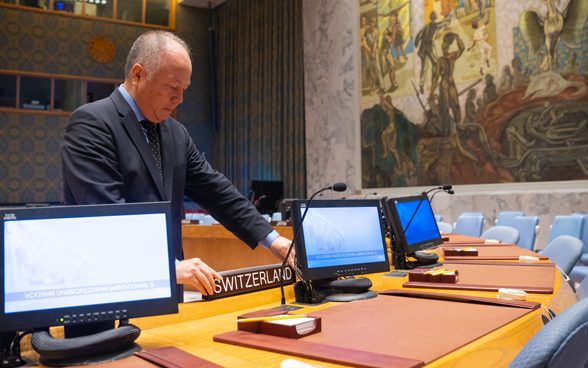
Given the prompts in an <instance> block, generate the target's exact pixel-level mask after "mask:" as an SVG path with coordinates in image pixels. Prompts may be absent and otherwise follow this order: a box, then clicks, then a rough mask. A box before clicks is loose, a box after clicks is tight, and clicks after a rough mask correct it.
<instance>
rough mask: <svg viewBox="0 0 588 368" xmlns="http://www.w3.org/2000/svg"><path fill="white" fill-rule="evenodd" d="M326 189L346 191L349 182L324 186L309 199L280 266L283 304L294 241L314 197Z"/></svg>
mask: <svg viewBox="0 0 588 368" xmlns="http://www.w3.org/2000/svg"><path fill="white" fill-rule="evenodd" d="M325 190H332V191H335V192H344V191H345V190H347V184H345V183H335V184H333V185H332V186H330V187H326V188H323V189H321V190H319V191H317V192H315V193H314V194H313V195H312V196H311V197H310V199H309V200H308V203H307V204H306V209H305V210H304V213H303V214H302V218H301V219H300V223H299V224H298V227H297V228H296V231H295V232H294V237H293V238H292V243H290V248H288V253H286V258H284V261H283V262H282V267H280V269H281V272H280V289H281V291H282V305H284V304H286V297H285V296H284V269H285V267H286V263H288V258H289V257H290V253H292V248H293V247H294V243H295V242H296V239H297V238H298V233H299V232H300V229H301V228H302V223H303V222H304V218H305V217H306V214H307V213H308V209H309V208H310V203H311V202H312V200H313V199H314V197H315V196H316V195H317V194H319V193H322V192H324V191H325ZM294 271H295V272H296V270H294Z"/></svg>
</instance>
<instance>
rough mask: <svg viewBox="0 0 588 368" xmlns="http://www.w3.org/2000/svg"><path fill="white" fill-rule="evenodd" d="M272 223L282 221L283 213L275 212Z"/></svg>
mask: <svg viewBox="0 0 588 368" xmlns="http://www.w3.org/2000/svg"><path fill="white" fill-rule="evenodd" d="M272 221H282V212H274V213H273V214H272Z"/></svg>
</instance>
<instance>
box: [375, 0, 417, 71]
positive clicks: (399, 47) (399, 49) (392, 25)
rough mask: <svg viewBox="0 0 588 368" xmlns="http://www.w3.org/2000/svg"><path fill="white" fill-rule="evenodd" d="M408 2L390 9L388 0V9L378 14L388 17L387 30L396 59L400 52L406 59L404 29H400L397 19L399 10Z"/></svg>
mask: <svg viewBox="0 0 588 368" xmlns="http://www.w3.org/2000/svg"><path fill="white" fill-rule="evenodd" d="M409 3H410V0H409V1H407V2H406V3H404V4H402V5H400V6H399V7H398V8H396V9H392V6H393V2H390V11H389V12H388V13H385V14H378V15H380V16H382V17H389V19H388V31H389V32H390V34H391V36H390V38H391V40H392V46H393V47H394V49H395V50H396V59H397V60H400V54H402V57H403V58H404V61H406V54H405V53H404V40H403V37H404V30H403V29H402V25H401V24H400V21H399V20H398V13H399V12H400V10H402V8H404V7H405V6H407V5H408V4H409Z"/></svg>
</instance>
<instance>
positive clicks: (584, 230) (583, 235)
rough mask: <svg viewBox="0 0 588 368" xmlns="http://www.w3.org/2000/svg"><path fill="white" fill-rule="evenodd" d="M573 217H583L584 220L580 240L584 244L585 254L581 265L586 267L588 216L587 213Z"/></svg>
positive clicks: (587, 263)
mask: <svg viewBox="0 0 588 368" xmlns="http://www.w3.org/2000/svg"><path fill="white" fill-rule="evenodd" d="M570 216H572V217H581V218H583V219H584V222H583V224H582V233H581V234H580V240H581V241H582V242H583V243H584V253H583V254H582V257H580V263H581V264H582V265H584V266H588V214H585V213H572V214H571V215H570Z"/></svg>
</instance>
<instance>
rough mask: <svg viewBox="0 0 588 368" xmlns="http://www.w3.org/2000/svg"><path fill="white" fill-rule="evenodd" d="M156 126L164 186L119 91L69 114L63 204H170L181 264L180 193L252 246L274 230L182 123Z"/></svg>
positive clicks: (170, 121)
mask: <svg viewBox="0 0 588 368" xmlns="http://www.w3.org/2000/svg"><path fill="white" fill-rule="evenodd" d="M159 124H160V150H161V160H162V164H163V165H162V166H163V181H162V179H161V176H160V174H159V170H158V169H157V166H156V163H155V159H154V158H153V156H152V154H151V151H150V149H149V145H148V143H147V140H146V139H145V135H144V133H143V131H142V129H141V125H140V123H139V122H138V121H137V118H136V116H135V114H134V112H133V110H132V109H131V107H130V105H129V104H128V103H127V101H126V100H125V99H124V97H123V95H122V94H121V93H120V91H119V90H118V89H116V90H115V91H114V92H113V93H112V95H110V97H109V98H105V99H103V100H100V101H97V102H94V103H90V104H86V105H84V106H82V107H80V108H79V109H77V110H76V111H74V112H73V113H72V114H71V116H70V118H69V121H68V124H67V128H66V131H65V137H64V140H63V144H62V151H61V162H62V172H63V189H64V195H65V203H66V204H68V205H76V204H102V203H121V202H158V201H171V202H172V210H173V211H174V215H175V216H174V217H175V218H174V224H176V225H177V228H175V231H174V233H175V235H176V236H174V242H175V251H176V258H177V259H179V260H181V259H183V254H182V248H181V228H180V218H182V209H183V206H182V203H183V202H182V201H183V195H184V194H185V195H186V196H187V197H188V198H190V199H192V200H193V201H194V202H196V203H198V204H199V205H200V206H201V207H202V208H204V209H205V210H207V211H208V212H209V213H210V214H211V215H212V216H213V217H214V218H215V219H217V220H218V221H219V222H220V223H221V224H222V225H223V226H224V227H226V228H227V229H228V230H230V231H231V232H232V233H233V234H235V235H236V236H237V237H238V238H239V239H241V240H242V241H243V242H245V243H246V244H247V245H249V246H250V247H251V248H252V249H253V248H255V247H256V246H257V242H258V241H259V240H261V239H263V238H265V237H266V236H267V235H268V234H269V233H270V232H271V231H272V230H273V227H272V226H271V225H270V224H269V223H268V222H267V221H266V220H265V219H264V218H263V217H262V216H261V215H260V214H259V212H258V211H257V210H256V209H255V208H254V207H253V206H252V205H251V203H249V201H248V200H247V199H246V198H245V197H243V196H242V195H241V193H239V191H238V190H237V189H236V188H235V187H234V186H233V185H232V184H231V182H230V181H229V180H228V179H227V178H225V177H224V176H223V175H222V174H220V173H219V172H218V171H216V170H214V169H213V168H212V167H211V166H210V165H209V164H208V162H207V161H206V160H205V159H204V157H202V155H200V153H199V152H198V150H197V149H196V147H195V145H194V142H193V141H192V139H191V138H190V135H189V134H188V131H187V130H186V128H185V127H184V126H183V125H181V124H180V123H179V122H178V121H176V120H174V119H172V118H171V117H169V118H167V119H166V120H164V121H162V122H161V123H159ZM178 229H179V231H178Z"/></svg>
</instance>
